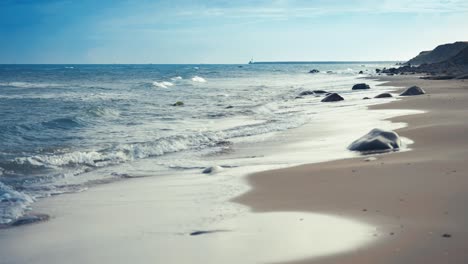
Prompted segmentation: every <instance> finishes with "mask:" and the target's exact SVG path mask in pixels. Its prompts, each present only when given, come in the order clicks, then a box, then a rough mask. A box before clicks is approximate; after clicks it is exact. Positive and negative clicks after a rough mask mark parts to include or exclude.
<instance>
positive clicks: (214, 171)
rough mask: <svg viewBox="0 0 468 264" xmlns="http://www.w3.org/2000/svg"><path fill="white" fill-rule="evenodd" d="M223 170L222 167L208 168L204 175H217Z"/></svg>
mask: <svg viewBox="0 0 468 264" xmlns="http://www.w3.org/2000/svg"><path fill="white" fill-rule="evenodd" d="M222 170H223V167H221V166H212V167H208V168H205V169H204V170H203V171H202V173H205V174H212V173H217V172H220V171H222Z"/></svg>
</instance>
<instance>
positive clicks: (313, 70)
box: [309, 69, 320, 73]
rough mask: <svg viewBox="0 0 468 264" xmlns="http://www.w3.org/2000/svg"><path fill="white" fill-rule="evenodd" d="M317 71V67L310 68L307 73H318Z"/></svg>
mask: <svg viewBox="0 0 468 264" xmlns="http://www.w3.org/2000/svg"><path fill="white" fill-rule="evenodd" d="M319 72H320V71H319V70H317V69H312V70H310V71H309V73H319Z"/></svg>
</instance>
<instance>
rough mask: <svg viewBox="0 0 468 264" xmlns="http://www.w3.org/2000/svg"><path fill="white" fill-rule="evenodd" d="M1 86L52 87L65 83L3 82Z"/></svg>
mask: <svg viewBox="0 0 468 264" xmlns="http://www.w3.org/2000/svg"><path fill="white" fill-rule="evenodd" d="M0 86H11V87H17V88H51V87H61V86H63V85H61V84H57V83H33V82H1V83H0Z"/></svg>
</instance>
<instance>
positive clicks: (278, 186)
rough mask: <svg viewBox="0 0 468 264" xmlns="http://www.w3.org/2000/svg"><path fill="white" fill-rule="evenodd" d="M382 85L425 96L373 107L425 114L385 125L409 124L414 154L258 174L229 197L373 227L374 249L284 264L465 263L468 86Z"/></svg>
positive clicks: (262, 208)
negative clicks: (245, 189) (377, 239)
mask: <svg viewBox="0 0 468 264" xmlns="http://www.w3.org/2000/svg"><path fill="white" fill-rule="evenodd" d="M382 80H384V81H389V83H386V84H385V85H391V86H401V87H409V86H412V85H418V86H420V87H422V88H423V89H425V90H426V92H427V93H428V94H427V95H421V96H413V97H405V98H402V100H399V101H395V102H392V103H389V104H383V105H377V106H373V107H371V109H416V110H424V111H427V112H426V113H423V114H416V115H407V116H400V117H396V118H392V119H391V121H394V122H406V123H408V127H405V128H402V129H399V130H397V132H398V133H399V134H400V135H401V136H404V137H408V138H410V139H412V140H414V141H415V143H414V144H412V145H410V148H411V149H412V151H407V152H395V153H390V154H383V155H373V156H374V157H376V158H377V160H374V161H366V160H365V159H366V157H361V158H354V159H346V160H340V161H333V162H325V163H318V164H310V165H303V166H298V167H293V168H287V169H280V170H273V171H266V172H261V173H256V174H253V175H251V176H250V177H249V178H248V180H249V183H250V184H251V186H252V187H253V188H252V189H251V190H250V191H249V192H247V193H245V194H244V195H242V196H240V197H238V198H236V199H235V201H236V202H239V203H242V204H245V205H248V206H250V207H252V208H253V210H254V211H256V212H271V211H306V212H314V213H324V214H332V215H340V216H343V217H349V218H353V219H357V220H361V221H364V222H367V223H371V224H373V225H376V226H377V229H376V234H375V235H376V236H377V237H380V238H381V240H380V242H378V243H374V244H372V245H370V246H367V247H365V248H360V249H357V250H354V251H349V252H345V253H341V254H338V255H332V256H327V257H322V258H314V259H303V260H299V261H295V262H288V263H359V264H365V263H379V264H384V263H466V262H467V261H468V242H467V241H468V225H467V223H468V210H467V209H466V204H467V203H468V82H464V81H462V80H448V81H447V80H444V81H433V80H431V81H429V80H421V79H418V78H417V77H414V76H389V77H383V78H382ZM373 100H381V99H373ZM337 122H340V120H337ZM291 246H294V245H291Z"/></svg>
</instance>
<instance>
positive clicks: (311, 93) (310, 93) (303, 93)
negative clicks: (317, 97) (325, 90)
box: [299, 91, 314, 96]
mask: <svg viewBox="0 0 468 264" xmlns="http://www.w3.org/2000/svg"><path fill="white" fill-rule="evenodd" d="M305 95H314V92H312V91H303V92H301V93H300V94H299V96H305Z"/></svg>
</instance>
